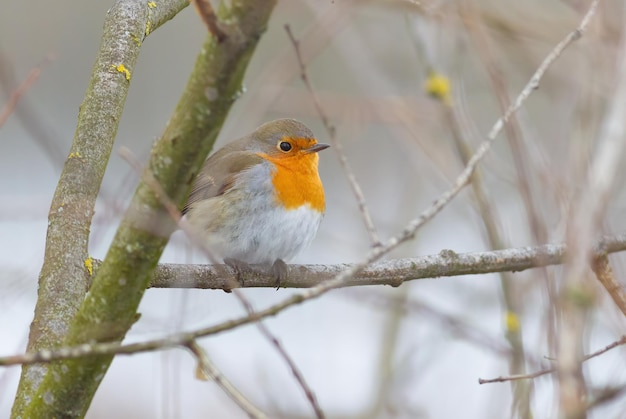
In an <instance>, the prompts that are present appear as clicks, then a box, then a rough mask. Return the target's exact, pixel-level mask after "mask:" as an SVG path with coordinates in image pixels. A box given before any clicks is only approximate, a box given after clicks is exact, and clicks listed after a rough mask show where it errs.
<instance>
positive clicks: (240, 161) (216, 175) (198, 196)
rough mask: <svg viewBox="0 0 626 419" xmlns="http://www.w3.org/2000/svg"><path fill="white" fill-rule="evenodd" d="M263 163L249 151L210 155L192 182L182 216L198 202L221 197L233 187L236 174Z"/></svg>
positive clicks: (226, 151)
mask: <svg viewBox="0 0 626 419" xmlns="http://www.w3.org/2000/svg"><path fill="white" fill-rule="evenodd" d="M263 161H264V160H263V158H262V157H260V156H259V155H257V154H256V153H254V152H251V151H230V150H228V149H226V150H219V151H218V152H217V153H215V154H213V155H211V156H210V157H209V158H208V159H207V160H206V161H205V162H204V165H203V166H202V169H200V172H199V173H198V176H197V177H196V180H195V181H194V184H193V187H192V189H191V194H190V195H189V199H188V200H187V203H186V204H185V206H184V208H183V214H185V213H187V211H189V208H191V206H192V205H193V204H195V203H196V202H198V201H202V200H205V199H208V198H213V197H215V196H219V195H223V194H224V193H225V192H226V191H228V190H229V189H230V188H231V187H232V186H233V183H234V181H235V176H236V175H237V174H238V173H240V172H241V171H243V170H245V169H247V168H249V167H252V166H254V165H257V164H260V163H262V162H263Z"/></svg>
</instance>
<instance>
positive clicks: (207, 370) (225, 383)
mask: <svg viewBox="0 0 626 419" xmlns="http://www.w3.org/2000/svg"><path fill="white" fill-rule="evenodd" d="M187 348H188V349H189V350H190V351H191V353H192V354H193V355H194V356H195V357H196V359H197V360H198V373H202V376H199V377H198V378H199V379H203V380H213V381H215V383H216V384H217V385H218V386H219V387H220V388H221V389H222V390H224V392H225V393H226V394H227V395H228V397H230V399H231V400H232V401H234V402H235V403H236V404H237V406H239V407H240V408H241V409H242V410H243V411H244V412H246V413H247V414H248V416H250V417H251V418H253V419H265V418H267V415H266V414H265V413H263V411H261V410H260V409H259V408H258V407H256V406H255V405H253V404H252V403H251V402H250V401H249V400H248V399H247V398H246V396H244V395H243V394H242V393H241V392H240V391H239V390H238V389H237V388H236V387H235V386H234V385H233V384H232V383H231V382H230V380H228V378H226V377H225V376H224V374H222V372H221V371H220V370H219V369H218V368H217V367H216V366H215V364H213V361H211V359H210V358H209V356H208V355H207V353H206V352H205V350H204V349H202V347H201V346H200V345H199V344H198V343H197V342H196V341H195V340H194V341H191V342H189V344H187Z"/></svg>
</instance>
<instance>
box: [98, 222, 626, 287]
mask: <svg viewBox="0 0 626 419" xmlns="http://www.w3.org/2000/svg"><path fill="white" fill-rule="evenodd" d="M624 250H626V233H623V234H619V235H615V236H606V237H605V238H603V239H602V240H601V241H599V242H598V243H597V245H596V250H595V252H596V253H595V254H596V255H597V256H598V257H602V256H603V255H605V254H607V253H615V252H621V251H624ZM566 252H567V247H566V246H565V245H564V244H548V245H543V246H535V247H520V248H510V249H504V250H493V251H486V252H471V253H455V252H453V251H452V250H442V251H441V252H440V253H439V254H437V255H428V256H421V257H416V258H406V259H394V260H388V261H383V262H378V263H375V264H371V265H370V266H368V267H367V268H364V269H363V270H362V271H361V272H360V273H359V274H355V275H354V276H353V277H351V278H349V279H346V280H345V281H344V282H343V283H342V284H340V285H339V286H337V288H339V287H351V286H363V285H391V286H394V287H397V286H399V285H401V284H403V283H404V282H406V281H411V280H417V279H424V278H437V277H442V276H459V275H476V274H485V273H494V272H520V271H524V270H526V269H533V268H538V267H542V266H551V265H559V264H562V263H564V261H565V257H566ZM98 264H99V262H98V261H94V269H97V268H98ZM288 266H289V272H288V275H287V277H286V278H285V280H284V281H282V282H281V286H282V287H284V288H310V287H315V286H318V285H320V284H324V283H327V282H328V281H331V280H332V279H333V278H335V277H336V276H337V275H339V274H340V273H342V272H344V271H345V270H346V269H353V267H354V265H348V264H339V265H288ZM224 272H228V273H229V276H227V277H223V276H222V275H223V273H224ZM235 275H236V274H235V273H234V271H233V270H232V269H231V268H230V267H227V266H225V265H219V266H214V265H183V264H174V263H163V264H160V265H159V266H158V267H157V269H156V270H155V272H154V276H153V277H152V283H151V287H153V288H201V289H230V288H231V287H232V286H233V281H234V280H235ZM242 279H243V280H244V283H245V286H246V287H247V288H248V287H250V288H253V287H268V288H269V287H273V286H275V284H276V278H274V277H272V276H271V275H264V274H263V273H257V272H242Z"/></svg>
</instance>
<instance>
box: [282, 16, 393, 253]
mask: <svg viewBox="0 0 626 419" xmlns="http://www.w3.org/2000/svg"><path fill="white" fill-rule="evenodd" d="M285 31H287V35H288V36H289V40H290V41H291V43H292V44H293V48H294V50H295V52H296V58H297V59H298V66H299V67H300V78H301V79H302V82H303V83H304V85H305V86H306V89H307V90H308V91H309V93H310V94H311V98H312V100H313V105H314V106H315V110H316V111H317V113H318V115H319V116H320V119H321V120H322V123H323V124H324V127H325V128H326V131H327V132H328V137H329V138H330V142H331V144H332V145H333V149H334V150H335V151H336V152H337V156H338V157H339V163H341V167H342V168H343V171H344V173H345V174H346V177H347V178H348V183H349V184H350V188H352V193H353V194H354V197H355V198H356V201H357V204H358V206H359V211H360V212H361V215H362V216H363V222H364V223H365V228H366V229H367V233H368V234H369V236H370V243H371V245H372V246H373V247H379V246H381V245H382V243H381V242H380V239H379V237H378V233H377V232H376V227H374V222H373V221H372V217H371V215H370V212H369V210H368V209H367V204H366V203H365V196H364V195H363V191H362V190H361V186H360V185H359V182H358V181H357V180H356V176H354V172H353V171H352V168H351V167H350V163H348V159H347V158H346V154H345V153H344V151H343V146H342V145H341V143H340V142H339V141H338V140H337V136H336V130H335V127H334V126H333V125H332V124H331V123H330V120H329V119H328V116H327V115H326V113H325V112H324V109H323V108H322V105H321V104H320V101H319V99H318V97H317V94H316V93H315V90H313V85H311V81H310V80H309V76H308V75H307V71H306V65H305V64H304V59H303V58H302V52H301V51H300V42H299V41H298V40H297V39H296V38H295V36H294V35H293V33H292V32H291V27H290V26H289V25H285Z"/></svg>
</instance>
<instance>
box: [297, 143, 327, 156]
mask: <svg viewBox="0 0 626 419" xmlns="http://www.w3.org/2000/svg"><path fill="white" fill-rule="evenodd" d="M328 147H330V145H328V144H321V143H318V144H315V145H313V146H311V147H309V148H307V149H306V150H303V151H304V153H305V154H311V153H319V152H320V151H322V150H326V149H327V148H328Z"/></svg>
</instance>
